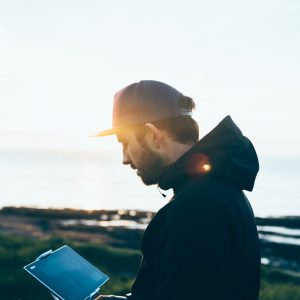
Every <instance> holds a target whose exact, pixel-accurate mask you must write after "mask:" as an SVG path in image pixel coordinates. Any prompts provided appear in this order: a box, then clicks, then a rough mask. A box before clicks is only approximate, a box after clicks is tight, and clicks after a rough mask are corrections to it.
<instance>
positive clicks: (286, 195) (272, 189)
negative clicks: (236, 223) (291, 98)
mask: <svg viewBox="0 0 300 300" xmlns="http://www.w3.org/2000/svg"><path fill="white" fill-rule="evenodd" d="M162 193H165V194H166V197H163V196H162ZM172 194H173V193H172V190H169V191H167V192H164V191H160V190H159V189H158V188H157V187H156V186H150V187H148V186H145V185H144V184H143V183H142V182H141V180H140V178H139V177H138V176H137V175H136V173H135V171H134V170H132V169H131V168H130V167H128V166H124V165H122V163H121V154H120V153H118V152H115V151H109V150H107V149H106V150H103V151H98V152H89V151H69V150H68V151H52V150H22V151H21V150H10V151H8V150H0V207H4V206H16V207H19V206H27V207H37V208H76V209H86V210H94V209H135V210H145V211H154V212H155V211H157V210H159V208H161V207H162V206H164V205H165V204H166V203H167V202H168V201H169V199H170V198H171V197H172ZM246 196H247V197H248V199H249V201H250V203H251V205H252V208H253V210H254V214H255V215H256V216H258V217H278V216H300V156H299V157H298V156H285V155H271V156H268V155H265V156H261V157H260V172H259V174H258V176H257V179H256V184H255V187H254V190H253V191H252V192H246Z"/></svg>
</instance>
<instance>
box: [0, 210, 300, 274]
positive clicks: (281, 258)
mask: <svg viewBox="0 0 300 300" xmlns="http://www.w3.org/2000/svg"><path fill="white" fill-rule="evenodd" d="M154 214H155V213H154V212H149V211H137V210H123V209H119V210H90V211H86V210H74V209H63V210H57V209H37V208H25V207H20V208H16V207H4V208H2V209H1V210H0V233H7V234H13V235H20V236H25V237H28V238H34V239H47V238H49V237H50V236H53V235H55V236H60V237H63V238H64V239H68V238H69V239H72V240H78V241H88V242H93V241H94V242H97V243H99V242H100V243H103V244H105V245H110V246H117V247H124V248H131V249H139V246H140V241H141V238H142V234H143V231H144V229H145V228H146V227H147V224H148V223H149V221H150V220H151V218H152V217H153V216H154ZM256 223H257V228H258V232H259V236H260V240H261V257H262V260H261V262H262V264H263V265H266V266H271V267H275V268H279V269H281V270H284V271H286V272H292V273H299V274H300V217H281V218H256Z"/></svg>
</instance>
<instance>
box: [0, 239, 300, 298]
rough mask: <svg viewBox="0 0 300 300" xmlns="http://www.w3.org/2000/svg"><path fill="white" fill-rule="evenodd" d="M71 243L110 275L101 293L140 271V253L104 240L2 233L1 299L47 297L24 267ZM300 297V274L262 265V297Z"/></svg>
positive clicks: (125, 284)
mask: <svg viewBox="0 0 300 300" xmlns="http://www.w3.org/2000/svg"><path fill="white" fill-rule="evenodd" d="M64 244H68V245H70V246H72V247H74V249H76V251H78V252H79V253H80V254H81V255H83V256H84V257H85V258H87V259H88V260H89V261H90V262H92V263H93V264H95V265H96V266H98V267H99V268H100V267H101V269H102V270H103V271H104V272H106V273H107V274H108V275H109V276H110V278H111V279H110V281H109V282H108V283H107V284H105V285H104V287H103V289H102V293H104V294H117V295H124V294H125V293H127V292H129V290H130V286H131V284H132V282H133V280H134V277H135V274H136V272H137V269H138V266H139V262H140V253H139V251H137V250H132V249H124V248H115V247H109V246H104V245H101V244H94V243H93V244H89V243H79V242H75V241H71V240H65V239H62V238H59V237H55V236H53V237H52V238H50V239H47V240H36V239H28V238H24V237H19V236H8V235H3V234H2V235H0V266H1V269H0V292H1V299H2V300H11V299H20V300H32V299H39V300H47V299H49V300H50V299H52V298H51V297H50V296H49V293H48V292H47V291H46V289H44V288H43V287H42V286H41V285H40V284H39V283H38V282H36V280H34V279H33V278H31V277H30V276H29V275H27V274H26V273H25V272H24V271H23V269H22V267H23V266H24V265H26V264H27V263H29V262H31V261H33V260H34V259H35V258H36V257H37V256H38V255H39V254H40V253H42V252H44V251H45V250H48V249H57V248H58V247H60V246H62V245H64ZM271 299H272V300H286V299H288V300H299V299H300V277H297V276H295V275H291V274H286V273H283V272H282V271H279V270H273V269H269V268H266V267H263V268H262V285H261V293H260V300H271Z"/></svg>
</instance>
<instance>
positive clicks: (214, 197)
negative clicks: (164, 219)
mask: <svg viewBox="0 0 300 300" xmlns="http://www.w3.org/2000/svg"><path fill="white" fill-rule="evenodd" d="M242 195H243V193H242V191H241V190H240V189H239V188H237V187H235V186H234V185H232V184H230V183H228V182H226V181H224V180H219V179H218V178H214V177H207V178H195V179H193V180H190V181H189V182H187V184H185V185H184V186H183V187H182V189H181V190H180V191H179V192H178V194H177V195H176V196H175V198H174V200H179V201H177V202H180V203H182V202H184V203H185V204H188V203H190V204H191V205H192V204H200V205H201V203H205V202H208V203H213V202H215V201H216V202H224V201H226V202H228V201H227V199H232V198H235V197H241V196H242ZM182 200H184V201H182ZM182 204H183V203H182Z"/></svg>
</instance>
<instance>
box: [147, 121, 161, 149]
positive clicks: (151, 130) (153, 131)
mask: <svg viewBox="0 0 300 300" xmlns="http://www.w3.org/2000/svg"><path fill="white" fill-rule="evenodd" d="M145 126H146V128H147V132H148V134H149V137H150V141H149V142H150V143H151V144H152V146H153V147H154V148H156V149H158V148H160V146H161V134H160V131H159V130H158V129H157V128H156V127H155V126H154V125H153V124H152V123H146V124H145Z"/></svg>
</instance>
